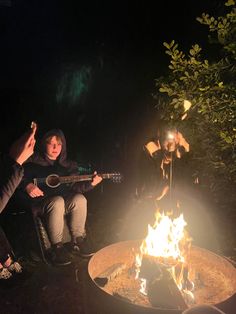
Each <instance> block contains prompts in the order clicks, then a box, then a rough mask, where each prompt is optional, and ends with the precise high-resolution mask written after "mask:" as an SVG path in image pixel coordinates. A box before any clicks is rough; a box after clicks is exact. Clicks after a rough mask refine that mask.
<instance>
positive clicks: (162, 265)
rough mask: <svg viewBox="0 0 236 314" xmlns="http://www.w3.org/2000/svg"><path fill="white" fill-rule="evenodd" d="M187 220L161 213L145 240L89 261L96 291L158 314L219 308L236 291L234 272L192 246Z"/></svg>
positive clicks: (100, 253)
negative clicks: (197, 306) (206, 306)
mask: <svg viewBox="0 0 236 314" xmlns="http://www.w3.org/2000/svg"><path fill="white" fill-rule="evenodd" d="M186 224H187V223H186V222H185V220H184V217H183V215H182V214H181V215H180V216H179V217H177V218H174V219H172V218H171V216H170V215H165V214H164V213H160V212H157V215H156V222H155V224H154V225H153V226H150V225H149V226H148V233H147V236H146V238H145V239H144V240H142V241H138V240H137V241H124V242H119V243H116V244H113V245H110V246H108V247H105V248H103V249H101V250H100V251H98V252H97V253H96V254H95V255H94V256H93V257H92V258H91V260H90V262H89V268H88V270H89V275H90V277H91V279H92V280H93V282H94V283H95V286H96V287H97V288H98V289H101V290H102V291H104V292H105V293H106V294H107V295H110V296H112V297H114V298H116V299H118V300H120V302H125V303H129V304H132V305H134V306H138V307H144V308H152V309H153V308H154V309H156V310H157V311H158V310H160V309H161V311H163V310H164V311H165V310H166V311H169V310H170V311H175V310H176V311H180V312H176V313H181V311H183V310H184V309H186V308H189V307H191V306H193V305H195V304H213V305H216V304H219V303H221V302H223V301H225V300H227V299H228V298H230V297H231V296H232V295H233V294H234V293H235V291H236V269H235V268H234V267H233V265H232V264H231V263H230V262H229V261H228V260H226V259H225V258H223V257H221V256H219V255H216V254H214V253H213V252H210V251H208V250H205V249H202V248H199V247H195V246H191V238H190V237H189V236H188V234H187V232H186V230H185V226H186Z"/></svg>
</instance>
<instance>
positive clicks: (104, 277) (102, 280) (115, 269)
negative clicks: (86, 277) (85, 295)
mask: <svg viewBox="0 0 236 314" xmlns="http://www.w3.org/2000/svg"><path fill="white" fill-rule="evenodd" d="M125 268H126V264H124V263H116V264H113V265H111V266H110V267H109V268H107V269H106V270H105V271H103V272H102V273H101V274H99V275H98V276H97V277H96V278H94V281H95V282H96V283H97V284H98V285H99V286H100V287H104V286H105V285H106V284H107V283H108V282H109V281H110V280H112V279H113V278H115V277H116V276H118V275H119V274H120V273H121V272H122V271H123V270H124V269H125Z"/></svg>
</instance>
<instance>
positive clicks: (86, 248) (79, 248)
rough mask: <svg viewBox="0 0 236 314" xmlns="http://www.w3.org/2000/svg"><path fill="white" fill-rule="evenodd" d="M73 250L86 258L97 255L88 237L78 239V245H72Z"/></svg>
mask: <svg viewBox="0 0 236 314" xmlns="http://www.w3.org/2000/svg"><path fill="white" fill-rule="evenodd" d="M72 250H73V252H75V253H78V254H79V255H80V256H81V257H85V258H86V257H90V256H92V255H93V254H94V253H95V252H94V250H93V249H92V246H91V244H90V243H89V241H88V238H87V237H85V238H83V237H78V238H77V239H76V243H73V244H72Z"/></svg>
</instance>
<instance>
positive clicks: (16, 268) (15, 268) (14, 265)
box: [7, 262, 22, 274]
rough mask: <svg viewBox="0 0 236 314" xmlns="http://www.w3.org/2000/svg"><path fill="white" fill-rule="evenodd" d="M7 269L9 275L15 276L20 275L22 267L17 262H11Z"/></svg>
mask: <svg viewBox="0 0 236 314" xmlns="http://www.w3.org/2000/svg"><path fill="white" fill-rule="evenodd" d="M7 269H8V270H9V271H10V272H11V273H16V274H20V273H22V267H21V265H20V264H19V263H18V262H13V263H12V264H11V265H10V266H8V267H7Z"/></svg>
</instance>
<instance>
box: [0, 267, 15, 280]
mask: <svg viewBox="0 0 236 314" xmlns="http://www.w3.org/2000/svg"><path fill="white" fill-rule="evenodd" d="M11 277H12V273H11V272H10V271H9V270H8V269H7V268H5V267H3V268H2V269H1V271H0V279H3V280H5V279H9V278H11Z"/></svg>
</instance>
